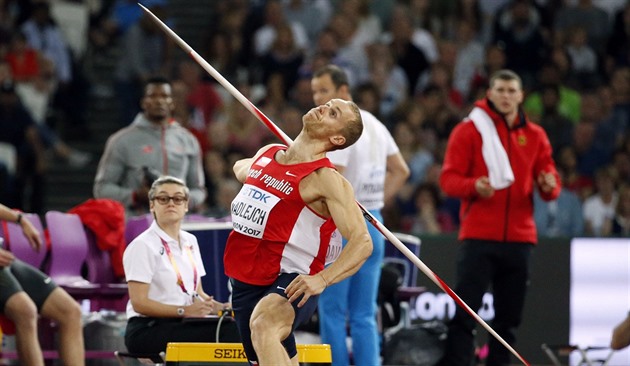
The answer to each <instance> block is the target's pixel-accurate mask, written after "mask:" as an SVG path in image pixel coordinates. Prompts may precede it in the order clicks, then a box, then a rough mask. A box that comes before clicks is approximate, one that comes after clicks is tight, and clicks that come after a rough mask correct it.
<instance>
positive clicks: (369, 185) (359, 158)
mask: <svg viewBox="0 0 630 366" xmlns="http://www.w3.org/2000/svg"><path fill="white" fill-rule="evenodd" d="M361 118H363V133H362V134H361V137H359V140H357V142H355V143H354V144H353V145H351V146H350V147H348V148H345V149H342V150H336V151H331V152H329V153H328V154H326V156H327V157H328V159H330V161H331V162H332V163H333V164H335V165H336V166H341V167H344V168H345V171H344V173H343V175H344V177H346V179H348V181H349V182H350V183H351V184H352V188H353V189H354V194H355V197H356V199H357V201H359V203H361V204H362V205H363V206H364V207H365V208H366V209H367V210H378V209H381V208H383V206H384V204H385V203H384V202H383V198H384V186H385V175H386V173H387V157H389V156H391V155H394V154H397V153H398V151H399V150H398V146H397V145H396V142H394V138H393V137H392V135H391V134H390V133H389V131H388V130H387V128H386V127H385V126H384V125H383V124H382V123H381V122H380V121H379V120H378V119H376V117H374V115H373V114H371V113H370V112H367V111H364V110H361Z"/></svg>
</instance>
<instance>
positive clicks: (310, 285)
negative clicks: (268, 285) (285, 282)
mask: <svg viewBox="0 0 630 366" xmlns="http://www.w3.org/2000/svg"><path fill="white" fill-rule="evenodd" d="M325 288H326V282H325V281H324V280H323V279H322V277H321V276H318V275H315V276H309V275H299V276H297V277H295V279H293V281H291V283H290V284H289V286H287V288H286V290H284V293H285V294H287V296H288V297H289V302H291V303H292V302H293V301H295V300H297V299H298V298H299V297H300V296H302V295H304V296H303V297H302V300H300V302H299V303H298V308H301V307H302V306H304V304H306V302H307V301H308V299H309V298H310V297H311V296H314V295H319V294H321V293H322V291H324V289H325Z"/></svg>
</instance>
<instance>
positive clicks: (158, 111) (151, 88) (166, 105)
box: [141, 84, 174, 122]
mask: <svg viewBox="0 0 630 366" xmlns="http://www.w3.org/2000/svg"><path fill="white" fill-rule="evenodd" d="M141 106H142V110H143V111H144V115H145V117H146V118H147V119H148V120H149V121H152V122H161V121H162V120H163V119H165V118H168V117H170V116H171V112H172V111H173V107H174V103H173V96H172V91H171V86H170V85H168V84H149V85H147V86H146V89H145V92H144V97H143V98H142V103H141Z"/></svg>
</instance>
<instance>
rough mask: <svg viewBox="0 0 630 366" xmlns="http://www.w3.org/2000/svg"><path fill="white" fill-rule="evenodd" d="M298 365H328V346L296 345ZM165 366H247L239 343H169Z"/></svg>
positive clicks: (329, 361)
mask: <svg viewBox="0 0 630 366" xmlns="http://www.w3.org/2000/svg"><path fill="white" fill-rule="evenodd" d="M297 351H298V361H299V362H300V364H309V365H310V364H317V365H330V364H331V362H332V355H331V353H330V345H328V344H298V345H297ZM165 361H166V365H167V366H175V365H177V366H186V365H188V364H189V363H191V362H194V365H199V364H213V365H217V364H230V365H232V366H234V364H241V365H248V363H247V357H246V356H245V351H244V350H243V345H242V344H240V343H175V342H172V343H169V344H168V346H167V347H166V359H165Z"/></svg>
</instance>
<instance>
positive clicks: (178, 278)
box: [123, 176, 240, 354]
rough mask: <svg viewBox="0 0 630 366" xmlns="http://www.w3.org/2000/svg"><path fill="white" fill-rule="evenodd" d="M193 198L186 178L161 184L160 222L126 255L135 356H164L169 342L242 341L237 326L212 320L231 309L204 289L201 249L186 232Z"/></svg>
mask: <svg viewBox="0 0 630 366" xmlns="http://www.w3.org/2000/svg"><path fill="white" fill-rule="evenodd" d="M188 195H189V190H188V187H186V184H185V183H184V182H183V181H182V180H181V179H178V178H175V177H171V176H163V177H160V178H158V179H157V180H155V182H153V184H152V185H151V189H150V190H149V204H150V210H151V213H152V214H153V216H154V218H155V220H154V221H153V224H151V226H150V227H149V228H148V229H147V230H146V231H144V232H143V233H142V234H140V235H139V236H138V237H137V238H136V239H135V240H133V241H132V242H131V243H130V244H129V246H128V247H127V249H126V250H125V254H124V257H123V265H124V268H125V276H126V279H127V283H128V285H129V303H128V304H127V318H128V322H127V330H126V332H125V344H126V346H127V350H128V351H129V352H132V353H137V354H158V353H160V352H163V351H165V350H166V345H167V343H168V342H215V341H217V340H218V341H220V342H240V337H239V335H238V330H237V329H236V326H235V323H234V322H232V321H223V319H222V318H220V319H219V320H218V321H217V320H214V321H213V320H212V315H215V316H216V315H218V314H220V313H224V312H225V311H226V310H227V309H228V308H229V304H228V303H221V302H218V301H216V300H214V299H213V297H212V296H210V295H208V294H206V293H205V292H204V291H203V288H202V286H201V277H203V276H204V275H205V274H206V271H205V269H204V266H203V263H202V261H201V255H200V253H199V244H198V243H197V239H196V238H195V236H194V235H192V234H190V233H187V232H185V231H182V230H181V224H182V220H183V219H184V216H185V215H186V212H187V211H188ZM206 318H208V320H207V321H191V320H193V319H206ZM215 318H216V317H215Z"/></svg>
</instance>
